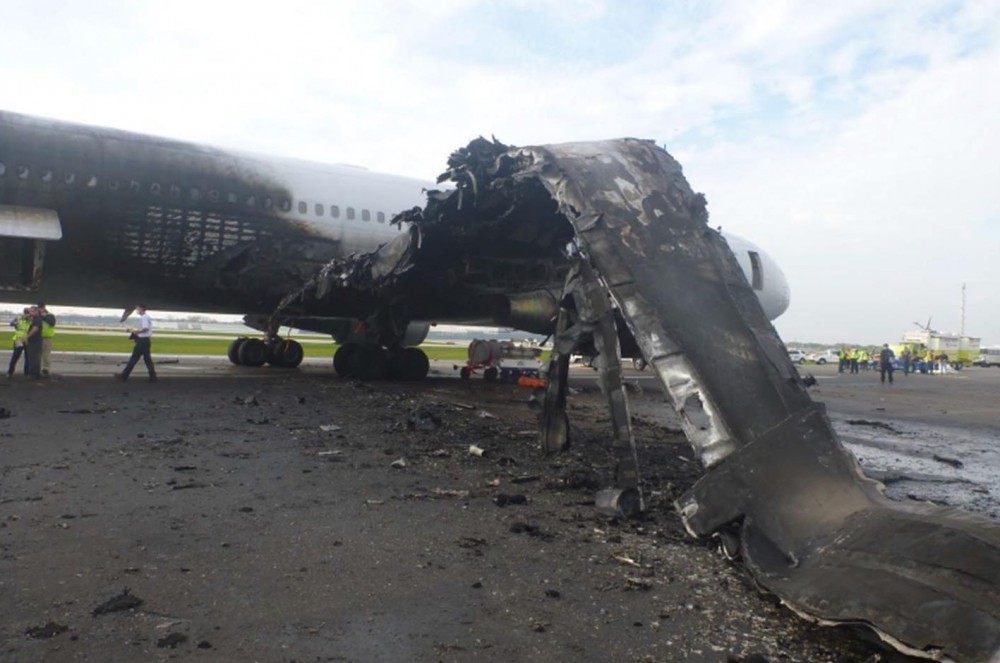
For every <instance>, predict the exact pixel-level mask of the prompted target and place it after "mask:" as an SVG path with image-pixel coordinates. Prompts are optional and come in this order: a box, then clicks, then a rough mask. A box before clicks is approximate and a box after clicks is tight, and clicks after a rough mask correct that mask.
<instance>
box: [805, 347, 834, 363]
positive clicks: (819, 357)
mask: <svg viewBox="0 0 1000 663" xmlns="http://www.w3.org/2000/svg"><path fill="white" fill-rule="evenodd" d="M809 361H814V362H816V363H817V364H819V365H821V366H822V365H823V364H827V363H830V364H836V363H837V362H838V361H840V357H838V356H837V353H836V352H835V351H834V350H824V351H823V352H814V353H813V354H811V355H809Z"/></svg>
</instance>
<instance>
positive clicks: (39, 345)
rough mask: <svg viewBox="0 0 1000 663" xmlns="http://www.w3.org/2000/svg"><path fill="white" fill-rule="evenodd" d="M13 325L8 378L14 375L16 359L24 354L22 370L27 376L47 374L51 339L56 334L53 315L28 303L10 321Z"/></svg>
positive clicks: (50, 366) (40, 304) (38, 376)
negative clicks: (27, 305) (12, 344)
mask: <svg viewBox="0 0 1000 663" xmlns="http://www.w3.org/2000/svg"><path fill="white" fill-rule="evenodd" d="M10 325H11V327H13V328H14V351H13V353H11V356H10V363H9V364H8V365H7V378H8V379H10V378H12V377H14V371H15V370H16V369H17V363H18V361H20V360H21V357H22V356H23V357H24V374H25V375H27V376H28V377H30V378H35V379H38V378H43V377H48V375H49V371H50V370H51V369H52V342H53V339H54V338H55V335H56V316H54V315H52V314H51V313H50V312H49V310H48V309H47V308H46V307H45V304H42V303H39V304H37V305H36V306H29V307H27V308H25V309H24V312H23V313H22V314H21V315H19V316H18V317H16V318H14V319H13V320H11V322H10Z"/></svg>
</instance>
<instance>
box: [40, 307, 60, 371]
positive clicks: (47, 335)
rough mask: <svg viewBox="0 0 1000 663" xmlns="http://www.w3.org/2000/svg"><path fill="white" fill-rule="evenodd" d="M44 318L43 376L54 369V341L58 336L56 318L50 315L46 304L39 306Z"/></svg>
mask: <svg viewBox="0 0 1000 663" xmlns="http://www.w3.org/2000/svg"><path fill="white" fill-rule="evenodd" d="M38 313H39V315H41V316H42V375H48V374H49V369H50V368H51V367H52V339H53V338H55V335H56V316H54V315H52V314H51V313H49V310H48V309H47V308H45V304H41V303H40V304H39V305H38Z"/></svg>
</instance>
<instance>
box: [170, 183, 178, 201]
mask: <svg viewBox="0 0 1000 663" xmlns="http://www.w3.org/2000/svg"><path fill="white" fill-rule="evenodd" d="M170 197H171V198H180V197H181V188H180V187H179V186H177V185H176V184H171V185H170Z"/></svg>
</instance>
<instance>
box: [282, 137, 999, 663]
mask: <svg viewBox="0 0 1000 663" xmlns="http://www.w3.org/2000/svg"><path fill="white" fill-rule="evenodd" d="M442 179H450V180H451V181H452V182H454V183H455V185H456V187H455V188H454V189H452V190H450V191H447V192H431V193H430V194H429V196H428V203H427V206H426V207H425V208H424V209H423V210H419V209H416V210H412V211H410V212H407V213H404V214H402V215H400V216H399V217H397V220H400V221H407V222H410V223H411V225H410V227H409V229H408V232H406V233H404V234H402V235H400V236H399V237H398V238H397V239H396V240H394V241H392V242H390V243H389V244H387V245H385V246H383V247H381V248H380V249H378V250H376V251H374V252H371V253H366V254H361V255H358V256H353V257H351V258H350V259H347V260H334V261H331V262H330V263H328V264H327V265H326V266H325V267H324V268H323V270H322V271H321V272H320V273H319V275H317V276H316V277H315V278H313V279H312V280H310V281H309V282H308V283H307V285H306V286H305V287H303V288H301V289H299V290H297V291H295V292H294V293H291V294H290V295H289V296H288V297H286V299H285V301H284V302H283V304H282V310H285V309H294V310H296V311H297V312H300V313H301V312H308V311H309V310H310V309H317V310H322V308H323V302H324V300H325V299H327V298H333V297H343V296H344V294H343V293H345V292H350V293H352V294H351V296H352V297H354V298H358V299H359V300H363V302H362V301H359V302H358V303H359V304H362V303H363V304H365V305H367V307H368V309H369V310H370V311H371V315H370V317H369V322H370V323H371V324H372V325H373V326H378V325H386V324H390V325H391V324H392V320H391V318H392V314H391V313H390V311H393V310H397V311H399V310H402V311H403V312H404V315H403V319H405V317H406V314H405V311H406V305H407V304H406V303H407V302H408V301H417V300H419V299H421V297H420V296H419V293H420V292H421V291H423V292H427V289H433V290H434V291H436V292H437V293H438V294H440V296H441V300H442V301H443V302H445V303H448V300H449V299H451V300H454V301H451V302H450V304H452V305H454V304H455V303H456V302H457V300H460V299H462V298H464V297H466V296H467V293H466V292H465V291H464V290H463V286H462V283H463V281H462V278H463V270H467V269H468V265H469V261H468V259H467V258H468V256H469V255H482V256H489V255H493V256H497V255H498V254H499V255H500V256H504V255H506V256H507V257H513V256H516V255H521V256H524V257H527V258H532V259H535V260H541V261H542V264H547V265H550V266H551V269H554V270H556V273H557V274H558V276H559V277H560V278H561V280H562V282H563V283H564V287H563V288H562V291H561V292H550V291H539V292H537V293H536V294H535V296H534V297H528V298H526V299H525V300H524V302H523V303H522V304H521V308H520V309H519V308H518V306H516V305H515V306H511V305H510V304H508V306H509V307H510V310H509V311H508V314H509V315H511V316H515V315H523V316H525V317H526V319H528V320H534V321H536V322H538V323H539V324H541V323H543V322H544V323H546V325H547V326H548V327H549V328H551V327H552V326H553V324H554V325H555V327H556V330H557V331H556V335H555V343H554V352H553V356H552V360H551V364H550V370H549V378H550V379H549V384H548V386H547V393H546V402H545V407H544V409H543V413H542V429H541V442H542V446H543V448H544V449H545V450H546V451H549V452H554V451H558V450H560V449H562V448H564V447H565V446H566V445H567V444H568V443H569V435H570V427H569V420H568V417H567V415H566V410H565V396H566V375H567V366H568V357H569V353H570V352H571V351H572V350H573V349H574V348H575V347H576V346H578V345H580V344H583V343H589V344H592V346H593V347H594V348H595V349H596V350H597V351H598V353H599V354H598V357H597V362H596V364H597V366H598V368H599V371H600V376H601V384H602V387H603V389H604V391H605V393H606V395H607V397H608V401H609V406H610V408H611V412H612V417H611V423H612V444H613V447H614V449H615V450H616V451H617V457H618V470H619V471H618V477H617V485H616V486H615V488H614V489H612V490H609V491H604V492H603V494H602V495H599V496H598V504H599V505H600V506H604V507H607V508H611V509H614V510H616V511H618V512H620V513H622V514H624V515H629V514H634V513H635V512H637V511H639V510H641V509H642V507H643V498H642V494H641V483H640V480H639V479H640V478H639V463H638V459H637V457H636V450H635V444H634V440H633V437H632V433H631V429H630V426H629V416H628V404H627V398H626V396H625V393H624V391H623V390H622V388H621V380H620V374H619V370H620V365H619V355H620V348H619V345H618V344H619V339H620V338H623V337H630V338H632V339H634V341H635V342H636V343H637V344H638V346H639V348H640V349H641V352H642V355H643V356H644V357H645V359H646V360H647V362H648V363H649V365H650V366H651V367H652V369H653V371H654V373H655V374H656V376H657V378H658V379H659V381H660V383H661V385H662V387H663V389H664V391H665V392H666V393H667V395H668V397H669V400H670V402H671V403H672V405H673V407H674V408H675V410H676V411H677V412H678V414H679V416H680V418H681V420H682V423H683V427H684V431H685V434H686V436H687V438H688V440H689V441H690V443H691V445H692V446H693V448H694V450H695V451H696V453H697V454H698V456H699V458H700V460H701V462H702V465H703V466H704V468H705V474H704V476H703V477H702V479H701V480H700V481H698V482H697V483H696V485H695V486H694V487H693V488H692V489H691V490H690V491H689V492H688V493H687V494H686V495H684V496H683V497H682V498H681V499H680V500H678V501H677V503H676V507H677V509H678V511H679V512H680V515H681V517H682V519H683V521H684V523H685V525H686V526H687V528H688V530H689V531H690V532H691V533H692V534H694V535H696V536H703V537H704V536H712V535H716V536H719V537H721V538H722V539H723V540H724V541H725V542H726V543H727V544H728V546H727V548H728V549H729V550H730V551H732V552H733V553H734V554H738V555H739V556H740V557H741V558H742V560H743V562H744V563H745V564H746V566H747V568H748V569H749V570H750V571H751V573H752V574H753V577H754V578H755V579H756V581H757V583H759V585H760V586H761V587H762V588H764V589H765V590H767V591H769V592H772V593H774V594H775V595H777V596H778V597H779V598H780V600H781V601H782V602H783V603H784V604H785V605H787V606H788V607H789V608H791V609H792V610H794V611H795V612H796V613H798V614H800V615H802V616H803V617H805V618H807V619H810V620H813V621H816V622H819V623H822V624H826V625H836V624H863V625H867V626H869V627H870V628H871V629H873V630H874V631H875V632H876V633H877V634H878V635H879V636H880V637H881V638H882V639H883V640H884V641H886V642H887V643H889V644H890V645H892V646H894V647H896V648H897V649H899V650H900V651H903V652H905V653H907V654H910V655H916V656H920V657H924V658H929V659H933V660H938V661H991V662H1000V526H998V525H997V523H995V522H993V521H990V520H987V519H985V518H981V517H977V516H974V515H972V514H969V513H965V512H962V511H959V510H955V509H948V508H943V507H939V506H934V505H930V504H923V503H916V502H905V503H903V502H895V501H892V500H889V499H888V498H887V497H885V495H884V494H883V492H882V490H881V486H880V485H879V484H878V483H876V482H874V481H872V480H870V479H867V478H866V477H865V476H864V475H863V474H862V472H861V470H860V468H859V466H858V464H857V462H856V461H855V459H854V458H853V456H851V454H850V453H848V452H847V451H846V450H845V449H844V447H843V446H842V444H841V443H840V441H839V439H838V438H837V435H836V433H835V432H834V431H833V429H832V427H831V424H830V421H829V419H828V418H827V416H826V414H825V411H824V409H823V407H822V405H820V404H817V403H814V402H813V401H812V400H811V399H810V397H809V395H808V393H807V391H806V388H805V385H804V384H803V383H802V380H801V379H800V377H799V375H798V373H797V372H796V369H795V367H794V366H793V365H792V363H791V361H790V360H789V358H788V355H787V353H786V351H785V347H784V345H783V343H782V342H781V339H780V338H779V337H778V335H777V333H776V332H775V330H774V328H773V327H772V325H771V324H770V322H769V321H768V319H767V317H766V316H765V315H764V313H763V311H762V309H761V306H760V303H759V301H758V299H757V297H756V296H755V295H754V293H753V290H752V289H751V287H750V285H749V284H748V283H747V281H746V278H745V277H744V275H743V273H742V272H741V270H740V268H739V265H738V264H737V262H736V260H735V258H734V256H733V254H732V252H731V251H730V250H729V248H728V246H727V244H726V241H725V239H724V238H723V237H722V236H721V235H720V234H719V233H717V232H716V231H714V230H712V229H710V228H709V227H708V225H707V220H708V214H707V210H706V201H705V198H704V197H703V196H702V195H701V194H697V193H695V192H694V191H693V190H692V189H691V188H690V186H689V185H688V183H687V181H686V180H685V178H684V176H683V173H682V170H681V167H680V165H679V164H678V163H677V162H676V161H675V160H674V159H673V158H672V157H671V156H670V155H669V154H667V153H666V152H665V151H663V150H661V149H659V148H657V147H656V146H655V145H654V144H652V143H651V142H646V141H639V140H631V139H626V140H617V141H605V142H594V143H573V144H563V145H549V146H540V147H522V148H509V147H507V146H505V145H502V144H500V143H497V142H496V141H492V142H491V141H486V140H484V139H478V140H476V141H473V142H472V143H471V144H470V145H469V146H468V147H466V148H463V149H461V150H459V151H457V152H455V153H454V154H453V155H452V157H451V159H450V160H449V170H448V171H447V172H446V173H445V174H444V175H442ZM463 256H464V257H463ZM551 276H552V274H547V275H545V278H539V283H542V282H545V281H546V280H547V279H550V278H551ZM338 291H339V293H340V294H339V295H338V294H337V293H338ZM422 299H424V300H426V296H424V297H423V298H422ZM425 319H426V318H425ZM616 320H617V321H618V323H619V324H617V325H616ZM622 326H624V327H627V330H628V332H630V333H629V334H623V333H622V332H621V331H616V327H622Z"/></svg>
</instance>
